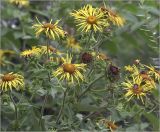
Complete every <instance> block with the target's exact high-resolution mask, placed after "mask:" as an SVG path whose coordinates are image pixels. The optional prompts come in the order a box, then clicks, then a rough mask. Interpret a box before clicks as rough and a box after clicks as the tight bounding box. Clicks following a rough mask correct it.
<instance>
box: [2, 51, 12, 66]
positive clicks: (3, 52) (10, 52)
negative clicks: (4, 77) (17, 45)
mask: <svg viewBox="0 0 160 132" xmlns="http://www.w3.org/2000/svg"><path fill="white" fill-rule="evenodd" d="M12 54H15V52H14V51H12V50H3V49H0V65H2V66H4V65H5V64H6V62H5V59H6V58H7V57H6V56H7V55H12Z"/></svg>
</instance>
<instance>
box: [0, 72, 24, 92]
mask: <svg viewBox="0 0 160 132" xmlns="http://www.w3.org/2000/svg"><path fill="white" fill-rule="evenodd" d="M23 87H24V77H23V76H22V75H19V74H17V73H13V72H10V73H7V74H0V88H1V90H2V91H8V90H12V89H13V88H14V89H16V90H20V89H23Z"/></svg>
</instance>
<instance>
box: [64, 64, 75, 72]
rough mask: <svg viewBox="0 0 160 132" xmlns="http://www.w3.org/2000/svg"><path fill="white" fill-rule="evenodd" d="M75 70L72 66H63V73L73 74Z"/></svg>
mask: <svg viewBox="0 0 160 132" xmlns="http://www.w3.org/2000/svg"><path fill="white" fill-rule="evenodd" d="M75 70H76V68H75V66H74V65H73V64H63V71H64V72H68V73H69V74H73V73H74V72H75Z"/></svg>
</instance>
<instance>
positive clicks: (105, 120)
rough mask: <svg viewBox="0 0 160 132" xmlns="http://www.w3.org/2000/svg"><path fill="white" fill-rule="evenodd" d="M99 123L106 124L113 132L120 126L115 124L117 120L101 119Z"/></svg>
mask: <svg viewBox="0 0 160 132" xmlns="http://www.w3.org/2000/svg"><path fill="white" fill-rule="evenodd" d="M99 123H100V124H103V125H105V126H106V127H107V128H109V129H110V131H111V132H114V131H115V130H116V129H117V128H118V126H117V125H116V124H115V121H111V120H107V119H101V120H100V121H99Z"/></svg>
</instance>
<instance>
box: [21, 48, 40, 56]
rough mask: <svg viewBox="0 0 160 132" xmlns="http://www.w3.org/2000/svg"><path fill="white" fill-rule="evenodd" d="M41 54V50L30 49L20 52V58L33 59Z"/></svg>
mask: <svg viewBox="0 0 160 132" xmlns="http://www.w3.org/2000/svg"><path fill="white" fill-rule="evenodd" d="M40 53H41V49H40V48H37V47H35V46H34V47H32V49H29V50H24V51H22V52H21V54H20V55H21V56H23V57H33V56H39V55H40Z"/></svg>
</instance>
